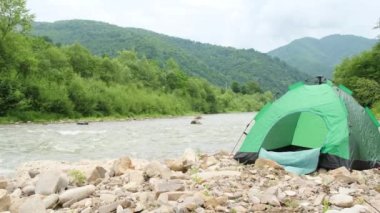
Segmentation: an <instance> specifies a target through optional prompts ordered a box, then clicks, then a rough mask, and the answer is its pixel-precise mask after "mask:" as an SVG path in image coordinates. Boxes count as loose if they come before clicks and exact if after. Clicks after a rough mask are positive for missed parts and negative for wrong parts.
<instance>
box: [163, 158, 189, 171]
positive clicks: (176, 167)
mask: <svg viewBox="0 0 380 213" xmlns="http://www.w3.org/2000/svg"><path fill="white" fill-rule="evenodd" d="M165 164H166V165H167V166H168V168H169V169H171V170H173V171H177V172H186V171H187V167H185V166H184V165H183V161H182V160H179V159H177V160H167V161H165Z"/></svg>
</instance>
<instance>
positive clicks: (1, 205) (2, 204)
mask: <svg viewBox="0 0 380 213" xmlns="http://www.w3.org/2000/svg"><path fill="white" fill-rule="evenodd" d="M10 206H11V198H10V197H9V195H8V192H7V190H5V189H0V211H7V210H8V209H9V207H10Z"/></svg>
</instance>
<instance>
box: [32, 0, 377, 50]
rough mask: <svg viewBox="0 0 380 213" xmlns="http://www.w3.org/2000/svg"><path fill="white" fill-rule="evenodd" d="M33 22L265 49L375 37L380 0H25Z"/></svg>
mask: <svg viewBox="0 0 380 213" xmlns="http://www.w3.org/2000/svg"><path fill="white" fill-rule="evenodd" d="M27 6H28V8H29V9H30V11H31V12H32V13H34V14H35V15H36V21H48V22H53V21H56V20H67V19H90V20H98V21H104V22H108V23H111V24H116V25H119V26H123V27H138V28H144V29H148V30H152V31H155V32H158V33H163V34H167V35H171V36H176V37H180V38H186V39H191V40H195V41H201V42H207V43H212V44H218V45H223V46H232V47H237V48H254V49H256V50H259V51H262V52H266V51H269V50H271V49H274V48H276V47H279V46H282V45H285V44H287V43H289V42H291V41H292V40H294V39H297V38H301V37H305V36H311V37H316V38H321V37H323V36H326V35H330V34H336V33H339V34H354V35H360V36H364V37H367V38H375V37H376V35H378V34H380V31H379V30H374V29H373V27H374V26H375V23H376V22H377V21H378V20H379V18H380V0H313V1H311V0H282V1H281V0H135V1H132V0H27Z"/></svg>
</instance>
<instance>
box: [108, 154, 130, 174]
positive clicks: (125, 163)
mask: <svg viewBox="0 0 380 213" xmlns="http://www.w3.org/2000/svg"><path fill="white" fill-rule="evenodd" d="M133 168H134V167H133V166H132V161H131V159H130V158H129V157H122V158H119V159H117V160H115V162H114V163H113V166H112V171H113V174H114V175H115V176H119V175H123V174H124V173H125V172H126V171H128V170H129V169H133Z"/></svg>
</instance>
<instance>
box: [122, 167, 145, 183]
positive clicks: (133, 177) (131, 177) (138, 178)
mask: <svg viewBox="0 0 380 213" xmlns="http://www.w3.org/2000/svg"><path fill="white" fill-rule="evenodd" d="M122 177H123V178H125V179H126V181H127V182H135V183H136V184H142V183H144V181H145V179H144V172H143V171H139V170H128V171H127V172H126V173H125V174H124V175H123V176H122Z"/></svg>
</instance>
